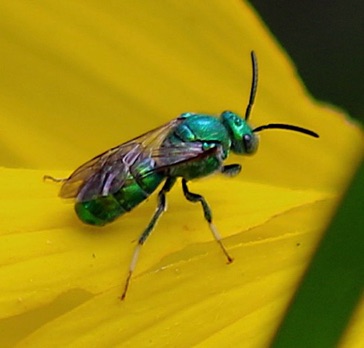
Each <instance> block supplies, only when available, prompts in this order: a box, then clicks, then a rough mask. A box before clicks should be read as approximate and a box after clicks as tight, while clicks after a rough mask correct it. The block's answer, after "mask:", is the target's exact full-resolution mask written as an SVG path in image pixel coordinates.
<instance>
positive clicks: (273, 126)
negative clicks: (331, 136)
mask: <svg viewBox="0 0 364 348" xmlns="http://www.w3.org/2000/svg"><path fill="white" fill-rule="evenodd" d="M265 129H286V130H290V131H293V132H298V133H303V134H306V135H309V136H311V137H314V138H318V137H319V135H318V134H317V133H315V132H313V131H311V130H309V129H306V128H302V127H298V126H293V125H291V124H284V123H270V124H266V125H263V126H259V127H257V128H255V129H253V132H254V133H257V132H261V131H262V130H265Z"/></svg>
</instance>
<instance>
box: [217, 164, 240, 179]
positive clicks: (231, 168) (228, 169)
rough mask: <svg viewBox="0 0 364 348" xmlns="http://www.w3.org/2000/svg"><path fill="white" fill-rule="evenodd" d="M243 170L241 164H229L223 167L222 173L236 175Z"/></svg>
mask: <svg viewBox="0 0 364 348" xmlns="http://www.w3.org/2000/svg"><path fill="white" fill-rule="evenodd" d="M240 172H241V165H240V164H229V165H227V166H223V167H222V168H221V173H222V174H224V175H226V176H235V175H238V174H239V173H240Z"/></svg>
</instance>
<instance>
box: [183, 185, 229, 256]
mask: <svg viewBox="0 0 364 348" xmlns="http://www.w3.org/2000/svg"><path fill="white" fill-rule="evenodd" d="M182 189H183V194H184V195H185V197H186V199H187V200H188V201H190V202H193V203H195V202H200V203H201V205H202V209H203V213H204V216H205V220H206V221H207V222H208V223H209V227H210V230H211V232H212V235H213V236H214V238H215V240H216V242H218V243H219V245H220V248H221V250H222V252H223V253H224V255H225V256H226V258H227V263H231V262H232V261H233V258H232V257H231V256H230V255H229V253H228V252H227V250H226V249H225V247H224V245H223V244H222V241H221V236H220V233H219V231H218V230H217V228H216V227H215V225H214V224H213V223H212V212H211V209H210V207H209V205H208V204H207V202H206V200H205V198H204V197H203V196H201V195H199V194H197V193H192V192H190V191H189V189H188V187H187V180H186V179H182Z"/></svg>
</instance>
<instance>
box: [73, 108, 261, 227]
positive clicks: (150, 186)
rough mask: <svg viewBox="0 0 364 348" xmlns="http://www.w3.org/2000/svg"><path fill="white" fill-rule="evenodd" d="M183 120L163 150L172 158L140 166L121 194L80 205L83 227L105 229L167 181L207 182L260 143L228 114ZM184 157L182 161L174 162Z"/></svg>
mask: <svg viewBox="0 0 364 348" xmlns="http://www.w3.org/2000/svg"><path fill="white" fill-rule="evenodd" d="M179 119H181V120H182V121H181V122H180V123H179V124H178V125H177V126H176V127H175V128H172V129H170V131H169V133H167V134H166V136H165V139H164V140H162V142H161V145H160V151H161V152H166V151H167V150H168V157H165V158H164V157H163V156H159V157H158V156H155V158H152V157H150V158H146V159H144V160H143V161H142V162H137V163H136V164H135V165H132V166H131V167H130V168H129V172H128V175H127V177H126V180H125V181H124V183H123V185H122V187H121V188H120V189H119V190H117V191H116V192H115V193H109V194H107V195H104V196H100V197H95V198H94V199H91V200H88V201H79V202H77V203H76V206H75V210H76V213H77V215H78V216H79V218H80V219H81V220H82V221H83V222H85V223H88V224H92V225H105V224H107V223H109V222H112V221H113V220H115V219H116V218H117V217H119V216H120V215H122V214H124V213H125V212H128V211H130V210H132V209H133V208H134V207H136V206H137V205H139V204H140V203H141V202H142V201H144V200H145V199H146V198H147V197H148V196H149V195H150V194H151V193H153V192H154V191H155V190H156V188H157V187H158V186H159V184H160V183H161V182H162V181H163V180H164V179H166V178H175V177H182V178H184V179H186V180H191V179H195V178H200V177H204V176H207V175H209V174H211V173H214V172H216V171H219V170H221V169H222V168H223V161H224V160H225V159H226V158H227V157H228V155H229V152H230V150H231V151H233V152H236V153H238V154H249V153H252V152H254V151H255V150H256V146H257V138H256V136H255V135H254V134H253V132H252V130H251V128H250V126H249V125H248V124H247V123H246V122H245V121H244V119H242V118H241V117H239V116H238V115H236V114H235V113H233V112H230V111H225V112H223V113H222V114H221V117H220V118H216V117H213V116H209V115H204V114H193V113H185V114H182V115H181V116H180V117H179ZM252 144H253V145H252ZM247 145H248V146H247ZM181 154H183V156H181ZM178 156H180V157H181V160H176V161H174V160H173V157H176V158H178Z"/></svg>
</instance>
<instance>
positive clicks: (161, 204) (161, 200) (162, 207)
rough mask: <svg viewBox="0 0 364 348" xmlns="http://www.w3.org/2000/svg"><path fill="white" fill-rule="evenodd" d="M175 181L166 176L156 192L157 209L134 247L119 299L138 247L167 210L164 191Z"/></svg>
mask: <svg viewBox="0 0 364 348" xmlns="http://www.w3.org/2000/svg"><path fill="white" fill-rule="evenodd" d="M175 182H176V178H171V177H169V178H167V180H166V182H165V183H164V185H163V187H162V189H161V190H160V191H159V193H158V204H157V209H156V211H155V213H154V215H153V217H152V219H151V220H150V222H149V224H148V226H147V228H146V229H145V230H144V231H143V233H142V234H141V235H140V237H139V240H138V244H137V246H136V247H135V250H134V253H133V256H132V258H131V262H130V264H129V273H128V276H127V278H126V281H125V285H124V291H123V293H122V295H121V297H120V299H121V300H124V299H125V296H126V293H127V291H128V288H129V283H130V279H131V276H132V274H133V272H134V270H135V266H136V264H137V261H138V257H139V253H140V249H141V247H142V245H143V244H144V243H145V241H146V240H147V238H148V237H149V235H150V234H151V232H152V231H153V229H154V227H155V225H156V223H157V222H158V220H159V218H160V217H161V215H162V214H163V213H164V212H165V211H166V210H167V200H166V193H167V192H169V191H170V190H171V188H172V187H173V185H174V183H175Z"/></svg>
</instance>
